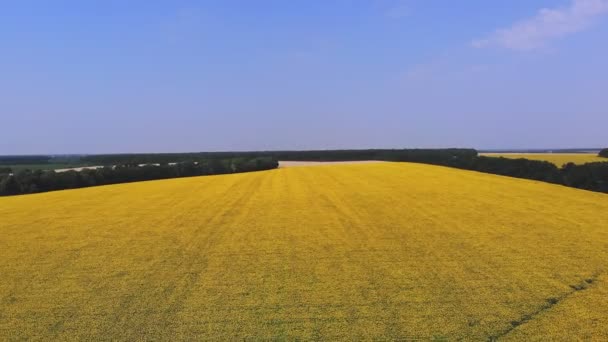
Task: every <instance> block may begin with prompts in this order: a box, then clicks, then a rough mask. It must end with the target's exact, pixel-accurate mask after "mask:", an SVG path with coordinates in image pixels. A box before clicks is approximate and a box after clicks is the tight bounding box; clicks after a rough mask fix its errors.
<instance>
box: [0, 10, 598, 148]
mask: <svg viewBox="0 0 608 342" xmlns="http://www.w3.org/2000/svg"><path fill="white" fill-rule="evenodd" d="M607 61H608V0H554V1H549V0H541V1H529V0H504V1H502V0H501V1H486V0H469V1H467V0H463V1H446V0H411V1H410V0H403V1H399V0H369V1H356V0H351V1H349V0H319V1H314V0H302V1H298V0H294V1H291V0H290V1H283V0H276V1H266V0H256V1H250V0H243V1H229V0H228V1H226V0H222V1H122V0H120V1H119V0H115V1H113V0H108V1H101V0H99V1H61V0H56V1H42V0H40V1H28V0H23V1H21V0H20V1H4V2H2V3H1V4H0V75H1V76H0V122H1V125H0V129H1V134H0V154H31V153H109V152H178V151H213V150H266V149H325V148H376V147H394V148H398V147H444V146H454V147H476V148H547V147H552V148H558V147H595V146H598V147H599V146H608V134H607V131H606V129H607V128H608V65H607Z"/></svg>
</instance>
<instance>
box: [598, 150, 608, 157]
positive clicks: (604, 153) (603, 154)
mask: <svg viewBox="0 0 608 342" xmlns="http://www.w3.org/2000/svg"><path fill="white" fill-rule="evenodd" d="M598 155H599V156H600V157H604V158H608V148H605V149H603V150H601V151H600V153H599V154H598Z"/></svg>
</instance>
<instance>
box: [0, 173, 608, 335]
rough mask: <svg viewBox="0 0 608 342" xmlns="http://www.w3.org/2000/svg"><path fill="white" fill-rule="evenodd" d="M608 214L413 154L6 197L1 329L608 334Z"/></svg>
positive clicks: (602, 207) (591, 196)
mask: <svg viewBox="0 0 608 342" xmlns="http://www.w3.org/2000/svg"><path fill="white" fill-rule="evenodd" d="M607 222H608V195H605V194H600V193H592V192H586V191H582V190H575V189H571V188H566V187H561V186H557V185H551V184H547V183H539V182H533V181H527V180H521V179H514V178H507V177H500V176H495V175H490V174H482V173H476V172H470V171H463V170H456V169H450V168H444V167H438V166H430V165H422V164H408V163H378V164H353V165H332V166H318V167H301V168H282V169H277V170H272V171H263V172H254V173H246V174H233V175H223V176H206V177H193V178H180V179H171V180H163V181H151V182H140V183H131V184H120V185H112V186H101V187H93V188H86V189H79V190H67V191H57V192H49V193H42V194H35V195H25V196H15V197H5V198H0V275H1V276H2V278H1V281H0V340H22V339H37V340H66V339H70V340H100V339H103V340H138V339H139V340H176V339H182V340H196V339H206V340H231V339H243V338H249V339H342V340H360V339H376V340H378V339H379V340H386V339H400V340H403V339H448V340H455V339H467V340H470V339H474V340H488V339H505V340H507V339H517V340H530V339H543V340H556V339H566V340H569V339H574V338H579V339H590V338H595V339H598V340H605V339H608V305H607V304H608V274H607V273H606V271H607V270H606V268H607V266H608V225H607Z"/></svg>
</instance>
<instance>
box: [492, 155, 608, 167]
mask: <svg viewBox="0 0 608 342" xmlns="http://www.w3.org/2000/svg"><path fill="white" fill-rule="evenodd" d="M481 155H482V156H488V157H504V158H512V159H517V158H524V159H530V160H544V161H548V162H551V163H553V164H555V165H557V166H558V167H561V166H562V165H564V164H568V163H574V164H585V163H593V162H608V158H602V157H598V155H597V154H596V153H481Z"/></svg>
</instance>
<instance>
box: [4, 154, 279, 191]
mask: <svg viewBox="0 0 608 342" xmlns="http://www.w3.org/2000/svg"><path fill="white" fill-rule="evenodd" d="M277 166H278V162H277V161H276V160H275V159H272V158H269V157H260V158H250V159H246V158H235V159H211V160H201V161H198V162H180V163H176V164H171V165H169V164H163V165H144V166H139V165H117V166H108V167H103V168H98V169H85V170H82V171H65V172H54V171H43V170H35V171H31V170H27V169H26V170H19V171H16V172H15V173H14V174H12V175H11V174H8V173H4V174H0V196H2V195H4V196H6V195H19V194H30V193H37V192H46V191H53V190H63V189H74V188H83V187H89V186H96V185H107V184H118V183H130V182H137V181H146V180H155V179H167V178H179V177H192V176H203V175H217V174H226V173H239V172H249V171H260V170H268V169H273V168H276V167H277Z"/></svg>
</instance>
